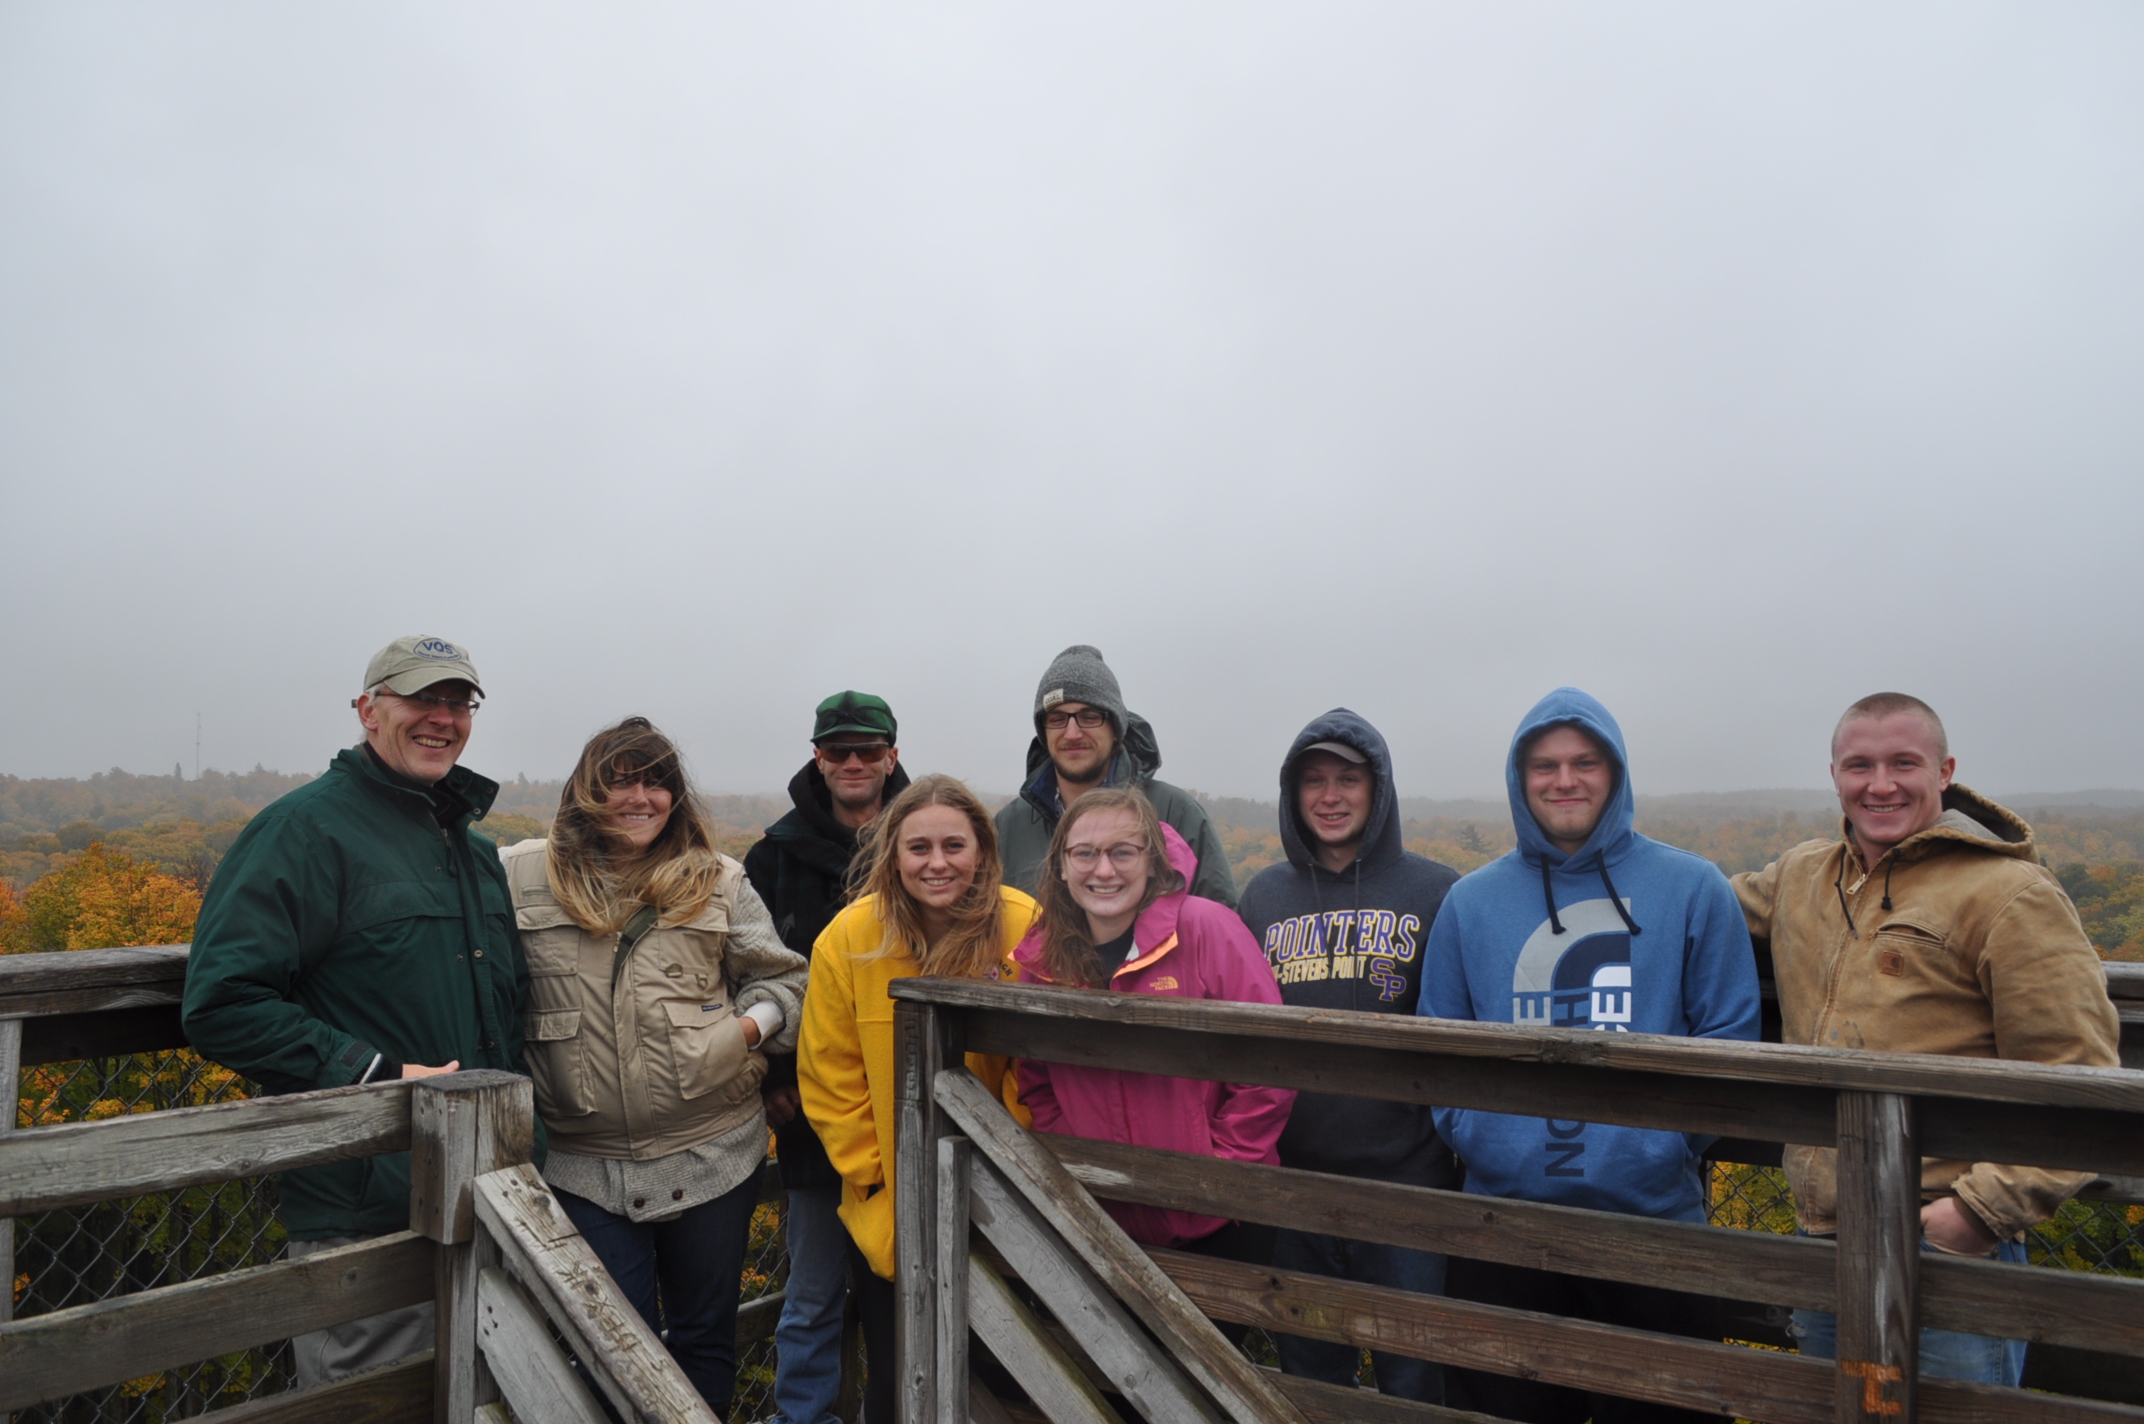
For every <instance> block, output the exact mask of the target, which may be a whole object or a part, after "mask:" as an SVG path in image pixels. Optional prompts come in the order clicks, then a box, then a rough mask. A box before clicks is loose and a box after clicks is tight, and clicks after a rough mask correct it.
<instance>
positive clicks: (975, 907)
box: [860, 774, 1005, 979]
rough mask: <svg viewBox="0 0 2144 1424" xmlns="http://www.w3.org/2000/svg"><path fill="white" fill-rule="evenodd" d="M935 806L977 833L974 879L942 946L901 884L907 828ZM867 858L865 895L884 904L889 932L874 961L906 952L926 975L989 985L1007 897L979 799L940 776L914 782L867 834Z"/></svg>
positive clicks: (881, 914) (998, 956)
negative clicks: (916, 816)
mask: <svg viewBox="0 0 2144 1424" xmlns="http://www.w3.org/2000/svg"><path fill="white" fill-rule="evenodd" d="M929 806H949V807H951V808H952V809H953V810H955V811H958V812H960V814H961V815H963V816H965V817H966V818H967V821H968V825H969V827H970V828H971V829H972V830H973V832H974V834H975V878H974V879H973V880H972V881H970V882H969V884H968V888H967V889H966V890H965V891H964V892H962V894H961V897H960V899H958V900H957V901H955V902H954V903H953V906H952V909H951V912H950V913H951V916H952V925H951V927H950V928H948V929H947V931H946V932H945V934H943V935H941V936H940V937H939V939H938V942H937V943H936V944H930V943H927V942H926V939H925V936H924V933H923V912H922V908H921V907H920V906H919V905H917V904H916V901H915V898H914V897H913V896H911V895H910V894H909V893H908V887H907V886H905V885H903V884H902V883H901V827H902V826H903V825H904V824H906V822H907V820H908V818H909V817H910V816H913V815H914V814H915V813H916V812H918V811H921V810H923V809H924V808H925V807H929ZM861 850H862V852H863V854H862V856H861V857H860V858H861V859H863V860H865V861H866V862H867V864H868V865H869V867H870V868H869V869H867V870H866V871H865V872H864V874H863V880H862V890H861V893H862V894H865V895H870V896H873V897H875V898H876V900H877V910H878V918H879V923H880V924H882V925H884V926H885V927H886V933H885V936H884V938H882V939H881V940H880V941H879V947H878V949H877V950H876V951H875V952H874V955H873V957H876V956H877V955H884V954H898V953H901V952H903V951H906V952H907V953H908V954H909V955H910V956H911V957H913V958H914V959H915V961H916V963H917V966H918V967H919V968H921V970H922V971H923V972H924V973H925V974H951V975H958V976H959V977H961V978H964V979H987V978H989V977H990V971H991V970H992V969H994V968H996V967H997V965H998V963H999V961H1001V960H1002V959H1003V958H1004V957H1005V947H1004V914H1003V909H1002V907H1003V904H1004V900H1003V898H1002V897H1001V896H1000V895H999V894H998V881H999V880H1000V879H1001V878H1002V876H1003V871H1004V866H1003V862H1001V861H1000V860H999V859H998V833H997V827H995V826H994V825H992V824H991V822H990V813H989V812H988V811H986V810H984V809H983V803H982V802H981V801H979V800H977V799H976V796H975V793H974V792H972V791H970V790H969V789H968V788H967V787H966V786H964V785H962V784H961V783H960V782H959V781H958V780H956V779H955V778H953V777H950V776H943V775H938V774H933V775H930V776H925V777H919V778H918V779H916V780H915V781H912V782H910V783H909V784H908V786H907V787H906V788H905V789H904V790H903V791H902V792H901V794H900V795H898V796H896V797H894V798H893V804H892V805H890V806H888V807H887V808H886V809H885V810H884V811H882V812H880V813H879V815H878V817H877V819H876V820H874V821H872V822H871V826H870V829H869V830H868V831H867V832H865V841H864V844H863V846H862V847H861Z"/></svg>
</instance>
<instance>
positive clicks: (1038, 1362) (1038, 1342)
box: [968, 1256, 1124, 1424]
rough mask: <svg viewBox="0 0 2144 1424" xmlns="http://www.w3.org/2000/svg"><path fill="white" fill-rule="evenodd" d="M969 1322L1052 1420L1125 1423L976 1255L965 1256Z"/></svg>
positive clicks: (1053, 1423) (1062, 1423)
mask: <svg viewBox="0 0 2144 1424" xmlns="http://www.w3.org/2000/svg"><path fill="white" fill-rule="evenodd" d="M968 1303H969V1321H970V1323H971V1324H972V1325H973V1326H974V1329H975V1333H976V1334H977V1335H980V1336H981V1337H982V1340H983V1343H984V1344H985V1345H988V1346H989V1347H990V1352H991V1353H992V1354H993V1355H996V1356H997V1357H998V1362H999V1363H1000V1364H1002V1365H1004V1366H1005V1368H1006V1369H1007V1370H1009V1371H1011V1372H1012V1377H1013V1378H1014V1379H1016V1380H1018V1381H1019V1382H1020V1387H1021V1388H1022V1389H1024V1390H1026V1391H1027V1394H1028V1397H1029V1398H1030V1399H1032V1400H1034V1401H1035V1403H1036V1405H1037V1406H1038V1407H1039V1408H1040V1409H1041V1410H1042V1412H1043V1414H1044V1415H1046V1416H1047V1417H1048V1418H1049V1419H1050V1421H1051V1424H1124V1420H1123V1418H1122V1417H1121V1416H1120V1415H1118V1413H1117V1411H1116V1410H1114V1409H1111V1408H1110V1407H1109V1402H1108V1401H1107V1400H1105V1399H1103V1398H1102V1392H1101V1391H1100V1390H1098V1389H1096V1388H1095V1387H1094V1382H1093V1381H1091V1380H1089V1379H1088V1378H1087V1377H1086V1376H1085V1375H1083V1374H1081V1373H1080V1372H1079V1369H1078V1367H1077V1366H1075V1365H1074V1364H1073V1363H1072V1361H1071V1359H1070V1358H1069V1357H1068V1356H1067V1355H1066V1354H1065V1352H1064V1351H1063V1350H1062V1349H1061V1348H1059V1346H1058V1344H1057V1342H1056V1341H1055V1340H1052V1339H1051V1338H1050V1337H1049V1334H1048V1333H1047V1332H1046V1331H1044V1330H1043V1328H1042V1327H1041V1326H1040V1325H1039V1324H1037V1323H1036V1320H1035V1317H1034V1316H1033V1314H1031V1313H1030V1312H1029V1311H1028V1308H1027V1307H1026V1306H1025V1305H1023V1304H1022V1303H1021V1301H1020V1298H1019V1297H1018V1296H1016V1295H1014V1294H1013V1293H1012V1290H1011V1288H1010V1287H1008V1286H1007V1285H1006V1284H1005V1281H1004V1278H1003V1277H1001V1276H999V1275H998V1273H997V1272H996V1271H994V1270H992V1269H991V1268H990V1266H989V1263H987V1262H986V1261H984V1260H983V1259H982V1258H981V1257H980V1256H970V1257H969V1258H968Z"/></svg>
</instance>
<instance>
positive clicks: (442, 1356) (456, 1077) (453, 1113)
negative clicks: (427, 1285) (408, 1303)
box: [409, 1069, 536, 1424]
mask: <svg viewBox="0 0 2144 1424" xmlns="http://www.w3.org/2000/svg"><path fill="white" fill-rule="evenodd" d="M535 1135H536V1099H535V1089H534V1085H533V1084H531V1083H530V1082H529V1080H528V1079H526V1078H524V1077H522V1076H521V1075H520V1074H518V1073H507V1072H502V1071H499V1070H497V1069H481V1070H473V1071H470V1072H466V1073H449V1074H446V1075H444V1076H441V1077H436V1078H420V1079H418V1080H417V1082H416V1084H415V1087H414V1089H413V1091H412V1094H411V1098H410V1200H409V1216H410V1229H411V1230H413V1231H416V1232H418V1233H419V1234H421V1235H423V1236H425V1237H427V1238H429V1239H430V1240H433V1241H436V1242H438V1243H439V1250H438V1255H437V1260H436V1261H435V1262H434V1266H433V1278H434V1280H435V1281H436V1282H437V1298H438V1303H439V1308H438V1310H437V1311H435V1312H434V1314H433V1325H434V1330H435V1335H434V1344H433V1357H434V1358H435V1359H436V1360H438V1362H439V1389H438V1391H437V1395H436V1400H435V1403H436V1405H437V1409H436V1411H435V1413H434V1418H435V1420H436V1422H437V1424H473V1421H474V1419H475V1415H476V1410H477V1406H479V1405H482V1404H489V1403H491V1402H492V1401H493V1400H495V1399H497V1398H498V1386H497V1384H496V1382H495V1381H494V1380H493V1379H492V1376H491V1371H490V1368H489V1366H488V1365H487V1364H486V1363H485V1360H484V1357H483V1354H482V1351H481V1350H480V1349H479V1348H478V1329H477V1327H478V1320H479V1310H480V1307H479V1303H478V1294H479V1292H478V1277H479V1275H480V1273H481V1272H482V1271H483V1270H484V1268H485V1267H487V1266H491V1265H494V1264H496V1262H497V1256H496V1254H495V1253H496V1249H497V1248H496V1246H495V1244H494V1243H493V1242H491V1241H489V1240H486V1239H482V1233H481V1232H479V1231H478V1230H477V1225H476V1205H475V1183H476V1179H477V1178H478V1177H481V1176H483V1175H484V1174H485V1173H487V1172H495V1171H498V1170H500V1169H501V1168H504V1167H510V1166H513V1165H515V1164H516V1163H521V1162H526V1161H528V1160H529V1157H530V1155H531V1154H532V1153H533V1152H534V1150H535Z"/></svg>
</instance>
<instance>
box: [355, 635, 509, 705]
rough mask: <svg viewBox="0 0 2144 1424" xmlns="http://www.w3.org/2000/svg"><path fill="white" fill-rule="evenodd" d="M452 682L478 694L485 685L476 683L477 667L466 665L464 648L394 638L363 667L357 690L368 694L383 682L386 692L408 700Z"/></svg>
mask: <svg viewBox="0 0 2144 1424" xmlns="http://www.w3.org/2000/svg"><path fill="white" fill-rule="evenodd" d="M454 678H460V679H461V680H462V681H463V682H466V683H468V684H469V685H470V686H471V687H473V688H475V689H476V690H477V691H478V693H482V692H483V690H484V684H483V683H481V682H479V681H477V676H476V664H474V663H472V662H470V661H469V650H468V649H467V648H464V647H462V646H460V645H459V644H456V643H450V642H448V641H447V640H446V639H445V638H427V637H423V636H421V635H412V636H410V637H407V638H397V639H395V640H394V641H393V642H392V643H389V644H388V645H387V646H386V647H384V648H382V649H380V650H379V651H378V652H376V653H374V654H373V655H372V661H371V662H369V663H367V664H365V685H364V687H363V688H361V689H359V690H360V691H363V692H370V691H372V689H373V688H375V687H378V686H379V685H380V684H381V683H383V682H384V683H386V684H387V690H388V691H389V692H399V693H401V694H402V695H403V696H405V697H407V696H408V695H409V694H410V693H412V692H422V691H423V690H424V689H425V688H427V687H430V686H431V685H432V684H433V683H435V682H448V681H451V680H452V679H454Z"/></svg>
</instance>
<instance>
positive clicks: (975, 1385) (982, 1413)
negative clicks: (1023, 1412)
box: [968, 1375, 1012, 1424]
mask: <svg viewBox="0 0 2144 1424" xmlns="http://www.w3.org/2000/svg"><path fill="white" fill-rule="evenodd" d="M968 1424H1012V1414H1011V1413H1010V1412H1009V1411H1008V1410H1007V1409H1006V1408H1005V1406H1004V1404H1003V1403H1002V1402H1000V1400H999V1399H998V1397H997V1396H996V1395H994V1394H992V1393H991V1392H990V1390H989V1388H988V1387H987V1386H986V1385H984V1383H983V1382H982V1381H981V1380H979V1379H977V1378H976V1377H975V1376H974V1375H969V1376H968Z"/></svg>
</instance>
